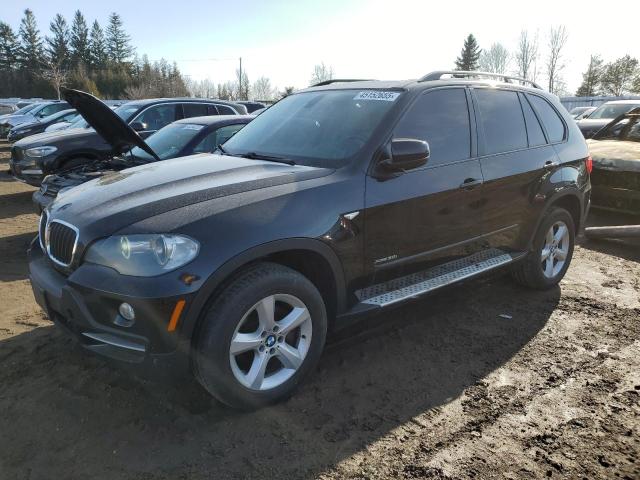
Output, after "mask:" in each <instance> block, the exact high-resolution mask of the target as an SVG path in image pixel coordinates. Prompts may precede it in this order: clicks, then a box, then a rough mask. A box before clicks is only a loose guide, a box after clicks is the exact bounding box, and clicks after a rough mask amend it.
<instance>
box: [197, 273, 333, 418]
mask: <svg viewBox="0 0 640 480" xmlns="http://www.w3.org/2000/svg"><path fill="white" fill-rule="evenodd" d="M326 332H327V313H326V309H325V305H324V301H323V298H322V296H321V295H320V292H319V291H318V289H317V288H316V287H315V285H314V284H313V283H311V281H309V279H308V278H306V277H304V276H303V275H302V274H300V273H299V272H297V271H295V270H292V269H291V268H288V267H285V266H283V265H278V264H275V263H267V262H264V263H258V264H255V265H252V266H250V267H248V268H247V269H246V270H244V271H242V272H240V273H239V274H237V275H236V276H234V278H233V279H231V281H230V282H229V284H228V286H227V287H226V288H224V289H223V290H221V291H220V292H217V293H216V296H215V298H214V299H213V301H212V302H211V304H210V306H209V307H208V309H207V311H206V312H205V314H204V317H203V320H202V323H201V325H200V326H199V329H198V331H197V332H196V333H195V338H194V352H193V369H194V374H195V376H196V378H197V379H198V381H199V382H200V384H201V385H202V386H203V387H204V388H205V389H206V390H207V391H208V392H209V393H211V394H212V395H213V396H215V397H216V398H217V399H218V400H220V401H222V402H223V403H226V404H227V405H230V406H232V407H236V408H242V409H255V408H260V407H263V406H265V405H269V404H272V403H275V402H278V401H280V400H283V399H285V398H287V397H288V396H290V395H291V394H292V393H293V391H294V390H295V389H296V387H297V386H298V385H299V384H300V382H301V381H302V380H303V379H304V378H305V376H306V375H307V374H308V373H309V372H310V371H311V370H313V368H314V367H315V366H316V364H317V363H318V360H319V359H320V354H321V353H322V349H323V347H324V341H325V337H326Z"/></svg>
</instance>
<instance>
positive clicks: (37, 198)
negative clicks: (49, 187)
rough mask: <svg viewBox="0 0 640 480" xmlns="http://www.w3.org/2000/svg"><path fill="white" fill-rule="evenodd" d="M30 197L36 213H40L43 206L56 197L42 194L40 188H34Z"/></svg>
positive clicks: (49, 203) (50, 202)
mask: <svg viewBox="0 0 640 480" xmlns="http://www.w3.org/2000/svg"><path fill="white" fill-rule="evenodd" d="M31 199H32V200H33V204H34V205H35V207H36V210H37V211H38V213H42V211H43V210H44V209H45V208H47V207H48V206H49V205H51V204H52V203H53V201H54V200H55V199H56V197H54V196H51V195H47V194H44V193H42V191H41V190H36V191H35V192H33V196H32V197H31Z"/></svg>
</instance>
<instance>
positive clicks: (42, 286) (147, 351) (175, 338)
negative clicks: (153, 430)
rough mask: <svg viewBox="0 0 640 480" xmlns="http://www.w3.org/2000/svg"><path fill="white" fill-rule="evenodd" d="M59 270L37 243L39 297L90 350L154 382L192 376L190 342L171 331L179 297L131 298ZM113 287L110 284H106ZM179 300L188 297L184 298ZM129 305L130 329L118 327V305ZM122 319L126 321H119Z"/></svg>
mask: <svg viewBox="0 0 640 480" xmlns="http://www.w3.org/2000/svg"><path fill="white" fill-rule="evenodd" d="M70 278H71V277H66V276H64V275H62V274H61V273H59V272H58V271H57V270H55V269H54V268H53V267H52V266H51V263H50V261H49V260H48V259H47V258H46V257H45V256H44V255H43V254H42V251H41V249H40V246H39V245H38V243H37V242H36V241H34V243H32V246H31V248H30V250H29V279H30V281H31V286H32V289H33V294H34V297H35V299H36V301H37V303H38V304H39V305H40V307H41V308H42V309H43V310H44V311H45V313H46V314H47V316H48V317H49V318H50V319H51V320H52V321H53V322H54V323H55V324H56V325H58V326H59V327H61V328H62V329H63V330H64V331H65V332H66V333H67V334H69V335H70V336H71V337H73V338H74V339H76V340H77V341H78V343H79V344H80V345H81V346H82V347H83V348H84V349H85V350H87V351H89V352H92V353H94V354H97V355H100V356H102V357H105V358H107V359H109V360H110V361H112V362H114V363H116V364H117V365H118V366H120V367H124V368H125V369H126V370H130V371H132V372H133V373H136V374H140V375H142V376H145V377H151V378H155V379H163V378H167V379H168V378H171V379H175V378H183V377H184V376H185V375H187V374H188V373H189V355H190V347H189V342H188V341H187V340H184V339H182V338H180V336H179V331H175V332H168V331H167V327H166V326H167V322H168V320H169V317H170V315H171V311H172V309H173V306H174V305H175V302H176V301H177V300H176V299H175V297H171V296H168V297H165V298H145V297H144V296H143V295H144V292H139V291H136V290H139V289H132V287H131V286H126V285H118V286H117V287H118V288H119V289H121V290H123V291H127V290H129V291H136V294H138V293H139V294H140V295H141V296H140V297H138V296H137V297H135V298H133V297H131V296H128V295H124V294H122V293H121V292H117V291H105V290H97V289H94V288H91V287H89V286H85V285H82V284H79V283H75V282H73V281H71V280H70ZM103 283H104V284H105V285H109V286H110V285H112V284H111V282H103ZM180 298H184V297H183V296H180ZM122 302H127V303H130V304H131V305H133V306H134V309H135V311H136V321H135V323H134V325H133V326H131V327H123V326H118V325H117V324H116V323H114V322H115V321H116V319H117V318H118V317H119V314H118V306H119V305H120V303H122ZM120 318H121V317H120Z"/></svg>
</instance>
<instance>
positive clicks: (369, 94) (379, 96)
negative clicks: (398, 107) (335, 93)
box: [353, 90, 400, 102]
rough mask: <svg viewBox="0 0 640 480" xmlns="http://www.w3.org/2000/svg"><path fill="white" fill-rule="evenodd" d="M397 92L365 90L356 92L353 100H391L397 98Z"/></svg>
mask: <svg viewBox="0 0 640 480" xmlns="http://www.w3.org/2000/svg"><path fill="white" fill-rule="evenodd" d="M399 96H400V94H399V93H398V92H382V91H380V90H366V91H364V92H360V93H358V94H357V95H356V96H355V97H353V99H354V100H382V101H383V102H393V101H395V99H396V98H398V97H399Z"/></svg>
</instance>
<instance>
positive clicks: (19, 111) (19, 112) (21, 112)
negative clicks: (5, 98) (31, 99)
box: [0, 104, 36, 125]
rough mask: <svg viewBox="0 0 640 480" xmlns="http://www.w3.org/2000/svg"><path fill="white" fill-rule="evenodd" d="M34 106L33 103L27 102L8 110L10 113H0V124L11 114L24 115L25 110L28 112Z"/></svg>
mask: <svg viewBox="0 0 640 480" xmlns="http://www.w3.org/2000/svg"><path fill="white" fill-rule="evenodd" d="M35 107H36V105H35V104H27V105H25V106H23V107H20V108H18V109H17V110H15V111H13V112H10V113H5V114H3V115H0V125H1V124H2V123H4V122H5V121H6V120H7V119H8V118H9V117H11V116H13V115H24V114H26V113H27V112H29V111H30V110H32V109H34V108H35Z"/></svg>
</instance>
